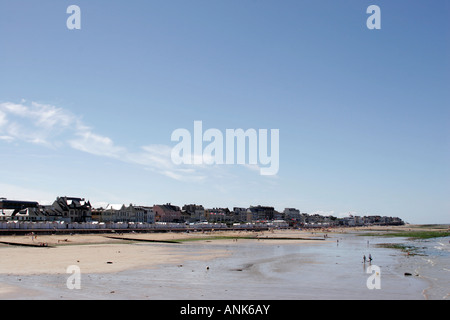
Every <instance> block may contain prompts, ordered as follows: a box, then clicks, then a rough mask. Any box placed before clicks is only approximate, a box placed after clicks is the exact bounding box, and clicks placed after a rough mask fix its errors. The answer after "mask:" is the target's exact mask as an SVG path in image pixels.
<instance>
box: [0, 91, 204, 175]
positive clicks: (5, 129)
mask: <svg viewBox="0 0 450 320" xmlns="http://www.w3.org/2000/svg"><path fill="white" fill-rule="evenodd" d="M0 140H2V141H8V142H11V141H24V142H27V143H32V144H38V145H44V146H46V147H51V148H58V147H60V146H63V145H68V146H69V147H71V148H73V149H75V150H78V151H82V152H86V153H89V154H93V155H97V156H103V157H108V158H114V159H117V160H120V161H124V162H127V163H131V164H137V165H141V166H144V167H145V168H146V169H148V170H151V171H153V172H157V173H159V174H162V175H165V176H167V177H170V178H172V179H175V180H183V181H186V180H187V181H201V180H203V179H204V178H205V174H204V173H201V172H200V171H199V170H201V169H204V167H202V166H189V167H187V166H177V165H175V164H174V163H173V162H172V160H171V150H172V149H171V147H170V146H167V145H156V144H155V145H146V146H142V147H141V148H140V150H139V151H137V152H133V151H130V150H128V149H127V148H126V147H123V146H119V145H116V144H115V143H114V141H113V140H112V139H111V138H110V137H107V136H104V135H101V134H98V133H96V132H95V131H94V130H93V129H92V128H91V127H89V126H87V125H85V124H84V123H83V122H82V120H81V118H80V117H78V116H76V115H74V114H73V113H71V112H69V111H67V110H65V109H63V108H59V107H56V106H53V105H48V104H40V103H36V102H31V103H30V104H25V101H24V100H22V101H21V103H12V102H4V103H0Z"/></svg>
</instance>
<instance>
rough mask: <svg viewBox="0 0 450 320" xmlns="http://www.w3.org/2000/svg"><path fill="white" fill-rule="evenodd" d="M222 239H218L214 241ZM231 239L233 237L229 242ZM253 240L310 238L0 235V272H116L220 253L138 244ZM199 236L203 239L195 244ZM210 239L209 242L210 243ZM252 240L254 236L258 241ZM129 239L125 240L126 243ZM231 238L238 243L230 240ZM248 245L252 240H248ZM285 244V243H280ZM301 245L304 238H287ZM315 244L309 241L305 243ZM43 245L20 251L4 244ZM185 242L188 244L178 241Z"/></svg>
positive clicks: (290, 234) (286, 234) (220, 234)
mask: <svg viewBox="0 0 450 320" xmlns="http://www.w3.org/2000/svg"><path fill="white" fill-rule="evenodd" d="M221 237H223V238H224V239H220V238H221ZM234 237H235V238H234ZM246 237H255V240H256V241H261V242H262V241H265V243H270V242H271V241H277V240H270V239H267V238H268V237H270V238H272V237H273V238H276V237H280V238H281V237H283V238H288V237H292V238H293V239H295V238H300V237H302V238H305V239H307V238H312V239H314V238H316V237H314V234H312V233H311V232H306V231H305V232H301V231H291V230H288V231H277V232H276V233H271V232H265V233H262V232H260V233H256V232H244V231H242V232H224V231H218V232H213V233H209V232H208V233H201V232H196V233H176V232H173V233H145V234H139V233H128V234H112V233H109V234H98V235H97V234H95V235H90V234H88V235H81V234H75V235H38V236H34V235H26V236H2V237H0V242H1V243H2V244H0V250H1V253H2V263H1V264H0V274H14V275H30V274H60V273H65V272H66V269H67V267H68V266H70V265H78V266H79V267H80V268H81V269H82V270H83V272H86V273H107V272H119V271H124V270H127V269H137V268H149V267H154V266H157V265H160V264H168V263H169V264H170V263H180V262H181V261H184V260H186V259H196V260H208V259H214V258H216V257H218V256H221V255H225V254H227V252H224V251H223V250H215V249H204V250H201V251H199V252H196V253H195V254H192V252H191V253H190V254H189V256H187V255H186V253H184V252H183V250H179V249H180V248H179V247H177V243H173V245H171V246H164V247H161V246H148V245H147V246H145V245H143V244H145V243H147V241H148V243H154V244H157V243H159V242H161V243H164V242H165V241H167V242H169V241H178V240H193V239H195V242H202V243H209V242H211V241H213V240H214V242H215V244H220V243H231V244H235V245H238V244H240V243H242V242H243V241H249V239H242V238H246ZM202 238H204V239H205V240H199V239H202ZM210 238H211V239H210ZM256 238H260V239H259V240H258V239H256ZM130 239H131V240H130ZM235 239H239V241H236V240H235ZM250 241H254V240H250ZM285 241H288V240H286V239H285ZM292 241H303V242H305V241H307V240H292ZM311 241H315V240H311ZM6 242H8V243H13V244H18V245H19V244H22V245H36V246H39V245H43V247H26V246H14V245H7V244H5V243H6ZM184 243H185V244H189V243H190V242H184Z"/></svg>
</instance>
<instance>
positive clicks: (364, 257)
mask: <svg viewBox="0 0 450 320" xmlns="http://www.w3.org/2000/svg"><path fill="white" fill-rule="evenodd" d="M366 260H367V259H366V255H364V256H363V263H364V264H365V263H366ZM368 260H369V263H372V255H371V254H370V253H369V259H368Z"/></svg>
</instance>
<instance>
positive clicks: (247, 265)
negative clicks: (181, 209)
mask: <svg viewBox="0 0 450 320" xmlns="http://www.w3.org/2000/svg"><path fill="white" fill-rule="evenodd" d="M390 229H391V228H390ZM395 230H398V228H395ZM366 232H368V230H367V228H365V229H363V230H361V229H358V228H352V229H348V228H345V229H333V230H302V231H300V230H292V229H289V230H275V231H272V232H270V231H269V232H258V233H256V232H244V231H239V232H224V231H215V232H207V233H200V232H196V233H151V234H126V235H114V238H110V237H109V236H111V234H108V235H70V236H67V235H58V236H38V237H37V239H35V238H33V239H32V238H31V236H16V237H13V236H8V237H0V241H4V240H5V241H7V242H17V243H24V244H26V243H35V242H39V241H41V242H44V241H45V242H46V243H48V245H49V247H41V248H34V247H19V246H8V245H0V252H1V254H2V257H3V262H2V264H0V283H1V284H2V285H1V290H0V299H11V298H14V297H15V298H19V299H21V298H23V299H29V298H31V299H33V298H38V297H43V298H44V299H46V298H49V299H52V298H55V295H56V296H57V297H65V296H66V295H67V297H66V298H67V299H72V298H75V297H78V296H79V295H80V294H79V293H74V292H73V291H71V292H70V290H68V289H67V288H65V281H66V279H67V277H68V276H69V274H68V273H67V272H66V269H67V267H68V266H70V265H76V266H79V268H80V270H81V272H82V275H83V279H86V277H87V278H88V279H97V280H98V279H105V278H108V279H110V283H109V284H106V283H103V284H101V283H102V282H101V281H100V280H98V281H97V282H96V284H94V283H93V284H92V288H96V289H90V291H89V290H87V289H86V290H85V291H84V293H83V294H85V295H86V294H87V295H88V296H89V297H90V298H95V297H96V296H97V294H98V292H101V291H102V290H106V291H107V290H109V287H110V286H111V287H114V288H116V287H117V284H114V283H115V282H116V281H119V282H120V284H121V285H120V287H121V292H122V295H120V294H118V293H119V290H117V289H114V290H110V291H109V292H115V293H116V294H115V296H114V298H119V299H128V298H133V297H134V296H135V295H136V296H137V298H138V299H147V298H148V299H151V298H152V297H153V298H154V297H155V296H158V297H161V296H162V297H163V298H167V299H169V297H173V298H174V299H182V297H184V295H182V294H180V292H184V291H186V290H187V291H189V292H190V295H189V297H192V298H193V299H201V298H202V297H204V292H203V291H204V290H206V291H207V290H208V289H206V288H209V290H211V291H212V292H211V293H210V294H209V297H210V298H219V299H221V298H222V297H227V295H223V294H224V293H223V292H218V291H217V290H218V289H216V288H213V287H210V284H209V282H206V279H207V277H212V275H213V274H215V272H219V270H220V273H216V274H215V276H214V278H211V279H210V280H212V279H214V281H217V283H218V286H219V287H223V288H226V289H224V292H225V291H227V290H228V291H227V292H235V295H234V296H235V297H236V298H238V299H239V298H243V299H245V298H246V297H248V296H255V295H256V296H258V297H262V298H264V297H265V294H266V293H263V291H261V290H263V288H261V285H262V284H266V285H270V286H274V290H275V291H277V292H279V296H280V297H281V298H283V297H284V298H287V299H297V298H299V299H309V297H312V298H313V297H315V298H318V299H321V298H324V299H335V297H339V286H341V287H342V286H343V287H346V288H350V287H351V286H352V285H353V284H352V282H353V281H356V279H357V281H358V284H359V285H360V288H359V289H358V290H356V291H355V290H354V289H351V290H350V291H349V293H348V297H345V296H344V299H346V298H349V299H352V298H355V299H359V298H361V295H360V292H359V291H361V292H362V293H364V295H365V296H364V299H386V297H387V299H402V298H403V299H404V298H406V299H426V298H428V297H427V296H424V295H423V294H422V290H423V289H425V288H424V286H425V285H424V281H423V279H422V278H420V277H404V276H403V272H404V271H405V270H406V269H405V267H406V266H408V264H409V263H410V262H411V261H413V260H411V257H407V256H406V255H405V254H404V253H402V252H400V251H398V250H396V249H386V248H375V244H376V243H382V242H383V241H386V239H385V238H382V237H377V236H376V237H373V236H372V237H365V236H363V237H360V236H359V235H364V234H365V233H366ZM120 237H123V238H124V239H127V240H121V239H117V238H120ZM130 238H133V239H134V240H135V241H131V240H128V239H130ZM277 238H278V239H277ZM291 239H292V240H291ZM389 239H390V238H389ZM319 240H320V241H319ZM147 241H148V242H147ZM165 241H176V242H173V243H167V242H165ZM366 241H367V243H369V241H370V243H371V244H370V246H371V248H370V251H371V252H374V251H375V252H376V254H375V257H376V258H375V259H376V260H375V263H377V264H379V263H381V264H382V265H381V267H382V270H383V284H384V288H383V289H384V290H368V289H367V288H366V287H365V281H366V279H367V277H368V275H367V274H366V273H365V270H364V269H363V266H362V265H361V261H360V260H361V258H360V257H361V253H362V252H363V251H364V252H365V251H367V250H366V249H365V248H364V247H365V243H366ZM398 241H403V240H398ZM361 248H362V249H361ZM367 252H369V251H367ZM413 258H414V257H413ZM415 258H418V257H415ZM351 260H353V262H351V264H350V263H349V261H351ZM209 265H210V266H211V270H208V271H207V269H206V266H209ZM189 268H190V269H191V270H188V269H189ZM408 270H409V269H408ZM161 271H164V273H167V276H166V275H163V274H162V273H161ZM328 271H332V273H333V272H337V273H340V274H342V275H343V276H342V277H339V278H333V277H331V278H330V279H329V280H327V281H328V282H324V281H325V280H324V279H323V278H324V277H323V276H324V275H326V274H327V273H329V272H328ZM324 272H325V274H324ZM298 274H308V275H309V278H310V279H308V277H306V278H305V279H299V278H298ZM351 274H353V276H351ZM138 275H143V276H142V278H144V279H152V282H151V284H150V283H148V284H147V287H146V289H145V290H146V291H145V292H144V291H142V292H140V290H143V289H138V290H136V289H133V288H135V287H136V286H137V284H138V283H141V282H140V280H139V279H137V278H136V277H138ZM222 277H228V278H229V279H231V280H234V281H237V283H239V281H241V282H242V281H249V283H248V284H247V285H248V288H249V289H247V290H249V292H248V293H246V292H245V291H244V292H242V290H240V289H239V290H238V287H234V285H232V284H230V283H228V280H225V278H223V279H222ZM289 277H291V278H289ZM135 278H136V279H135ZM174 278H176V279H179V281H175V282H174V280H173V279H174ZM57 279H58V280H57ZM133 279H135V280H133ZM221 279H222V280H221ZM274 279H277V281H274ZM292 279H294V280H292ZM388 280H389V281H388ZM86 281H87V280H84V283H86ZM92 281H94V280H92ZM133 281H135V282H133ZM202 281H203V282H202ZM220 281H223V283H221V282H220ZM52 282H55V283H58V285H57V289H55V288H52V289H45V290H44V289H43V287H44V286H43V284H44V283H52ZM155 283H158V284H159V287H165V285H166V283H172V285H171V286H169V288H166V292H165V293H163V294H162V293H161V290H159V291H158V292H159V293H158V294H157V293H156V291H155V290H156V286H155ZM294 283H295V284H296V286H297V287H299V288H303V289H302V290H299V291H298V290H295V288H294V286H293V284H294ZM390 283H392V285H390ZM394 284H395V285H394ZM196 286H198V288H197V289H195V288H196ZM399 286H400V287H402V289H401V290H400V289H397V288H396V287H399ZM85 287H90V286H88V285H85ZM173 288H178V289H179V290H181V291H179V290H178V291H177V290H175V289H173ZM250 288H253V289H254V290H255V292H253V293H252V292H251V289H250ZM421 288H422V289H421ZM341 289H342V288H341ZM55 290H56V291H55ZM54 291H55V292H54ZM81 291H82V290H81ZM154 291H155V292H154ZM197 291H198V292H200V293H201V294H200V295H196V294H195V292H197ZM269 291H270V290H269ZM297 291H298V292H297ZM377 291H379V292H377ZM109 292H108V291H107V293H109ZM152 292H153V296H152V294H151V293H152ZM386 293H388V295H386ZM202 294H203V296H202ZM103 298H104V297H103V296H100V299H103ZM432 298H435V297H432Z"/></svg>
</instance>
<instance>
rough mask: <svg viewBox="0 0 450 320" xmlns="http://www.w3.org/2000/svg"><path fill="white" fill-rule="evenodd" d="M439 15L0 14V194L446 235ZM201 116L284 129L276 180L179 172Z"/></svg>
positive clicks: (223, 124) (225, 124)
mask: <svg viewBox="0 0 450 320" xmlns="http://www.w3.org/2000/svg"><path fill="white" fill-rule="evenodd" d="M71 4H76V5H78V6H79V7H80V9H81V30H69V29H67V27H66V20H67V18H68V17H69V14H67V13H66V9H67V7H68V6H69V5H71ZM371 4H376V5H378V6H379V7H380V8H381V29H380V30H369V29H368V28H367V27H366V20H367V18H368V17H369V14H367V13H366V9H367V7H368V6H369V5H371ZM449 14H450V4H448V1H422V0H421V1H381V0H375V1H350V0H349V1H328V0H327V1H300V0H295V1H289V0H283V1H273V0H261V1H250V0H244V1H242V0H240V1H238V0H226V1H199V0H192V1H172V0H171V1H137V0H133V1H122V0H117V1H100V0H97V1H81V0H73V1H56V0H52V1H50V0H44V1H31V0H19V1H12V0H5V1H2V2H1V3H0V150H1V155H2V156H1V158H0V176H1V177H2V178H1V180H0V196H5V197H8V198H16V199H18V198H20V199H23V198H26V199H30V200H37V201H40V202H52V201H53V200H54V199H55V198H56V196H61V195H68V196H80V197H86V198H88V199H89V200H91V202H93V203H95V204H99V205H100V204H107V203H125V204H128V203H136V204H143V205H144V204H145V205H153V204H157V203H166V202H172V203H174V204H177V205H180V206H182V205H183V204H185V203H199V204H203V205H204V206H206V207H213V206H214V207H216V206H221V207H222V206H226V207H230V208H232V207H233V206H243V207H247V206H250V205H257V204H261V205H273V206H275V208H276V209H278V210H283V209H284V208H285V207H297V208H299V209H300V210H301V211H302V212H308V213H321V214H333V215H335V216H343V215H345V214H348V213H352V214H357V215H372V214H377V215H388V216H399V217H401V218H403V219H404V220H405V221H408V222H411V223H450V219H449V217H450V200H449V199H450V197H449V196H448V195H449V194H450V170H449V163H450V147H449V142H450V141H449V137H450V129H449V128H450V125H449V124H450V123H449V122H450V112H449V109H450V108H449V106H450V93H449V92H450V91H449V89H450V87H449V84H450V81H449V80H450V79H449V78H450V72H449V71H450V70H449V60H450V20H449V19H448V17H449ZM196 120H201V121H202V122H203V127H204V129H205V130H206V129H208V128H217V129H219V130H221V131H222V132H225V130H226V129H235V128H242V129H244V130H246V129H249V128H254V129H256V130H258V129H269V130H270V129H279V130H280V140H279V142H280V168H279V172H278V174H277V175H276V176H261V175H260V174H259V172H258V171H257V170H254V169H255V168H254V167H251V166H241V165H216V166H205V165H203V166H181V167H180V166H175V165H174V164H173V163H171V159H170V150H171V148H172V147H174V145H175V144H176V143H174V142H172V141H171V139H170V137H171V134H172V132H173V131H174V130H175V129H177V128H186V129H188V130H190V131H191V132H193V124H194V121H196Z"/></svg>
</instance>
